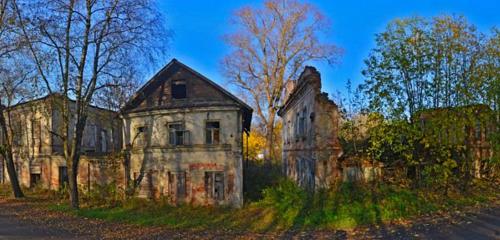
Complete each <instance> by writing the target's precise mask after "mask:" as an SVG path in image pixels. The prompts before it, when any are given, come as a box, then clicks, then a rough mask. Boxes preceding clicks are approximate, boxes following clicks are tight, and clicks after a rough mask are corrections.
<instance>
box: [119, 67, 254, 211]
mask: <svg viewBox="0 0 500 240" xmlns="http://www.w3.org/2000/svg"><path fill="white" fill-rule="evenodd" d="M251 117H252V109H251V108H250V107H249V106H248V105H246V104H245V103H244V102H242V101H241V100H239V99H238V98H236V97H235V96H233V95H232V94H230V93H229V92H227V91H226V90H224V89H223V88H222V87H220V86H219V85H217V84H215V83H214V82H212V81H211V80H209V79H208V78H206V77H204V76H203V75H201V74H200V73H198V72H196V71H195V70H193V69H191V68H189V67H188V66H186V65H184V64H182V63H181V62H179V61H177V60H175V59H174V60H172V61H171V62H170V63H169V64H167V65H166V66H165V67H164V68H163V69H162V70H160V71H159V72H158V73H157V74H156V75H155V76H154V77H153V78H152V79H151V80H150V81H148V82H147V83H146V84H145V85H144V86H143V87H142V88H141V89H140V90H139V91H138V92H137V93H136V94H135V96H134V97H133V98H132V99H131V100H130V102H129V103H127V105H126V106H125V107H124V108H123V110H122V118H123V128H124V130H123V134H124V135H123V139H124V146H123V147H124V148H125V149H126V151H127V153H128V154H127V155H128V156H129V160H128V163H126V164H127V165H128V166H127V167H126V168H128V169H130V170H129V171H128V172H127V173H126V174H128V175H129V176H127V177H128V178H129V179H132V180H133V181H135V182H140V184H139V186H138V190H137V192H138V194H139V196H141V197H151V198H153V197H154V198H158V197H166V198H168V199H170V200H171V201H172V202H173V203H192V204H197V205H217V204H225V205H232V206H241V205H242V203H243V165H242V163H243V162H242V160H243V134H244V133H245V132H248V131H249V130H250V123H251Z"/></svg>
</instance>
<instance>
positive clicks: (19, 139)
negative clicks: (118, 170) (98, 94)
mask: <svg viewBox="0 0 500 240" xmlns="http://www.w3.org/2000/svg"><path fill="white" fill-rule="evenodd" d="M61 104H62V96H61V95H57V94H51V95H48V96H46V97H43V98H39V99H36V100H33V101H29V102H24V103H21V104H18V105H15V106H12V107H10V108H9V109H6V112H8V113H5V114H10V116H11V119H12V121H11V122H12V126H8V129H12V134H11V136H12V150H13V157H14V164H15V168H16V171H17V174H18V178H19V181H20V183H21V185H23V186H25V187H33V186H35V185H40V186H42V187H44V188H47V189H58V188H59V187H61V186H63V185H64V184H65V183H67V181H68V175H67V167H66V161H65V160H64V157H63V146H62V140H61V139H60V138H59V137H57V136H56V135H57V134H58V135H61V134H60V133H61V129H60V126H62V116H61V114H60V106H61ZM74 104H75V103H74V102H73V101H70V107H71V106H73V105H74ZM116 117H117V113H115V112H112V111H109V110H104V109H101V108H97V107H90V108H89V118H88V120H87V125H86V127H85V131H84V134H83V143H82V151H83V152H82V157H81V162H80V168H79V179H78V180H79V183H80V184H81V185H83V186H85V187H88V188H90V187H91V185H93V184H96V183H103V182H106V181H112V180H115V179H109V178H108V176H106V174H104V173H103V171H102V168H103V166H104V165H105V164H106V162H107V156H108V155H109V154H110V153H112V152H115V151H119V150H120V148H121V144H122V143H121V140H120V139H121V131H120V129H121V127H120V124H121V122H120V121H118V119H116ZM9 131H10V130H9ZM54 133H55V134H54ZM1 139H3V138H1ZM0 158H1V157H0ZM0 162H2V163H3V160H2V161H0ZM0 168H1V172H2V174H1V175H0V176H1V178H0V181H1V182H4V181H8V174H7V170H6V167H5V166H4V164H1V165H0Z"/></svg>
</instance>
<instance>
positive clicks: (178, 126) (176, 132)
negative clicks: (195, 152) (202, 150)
mask: <svg viewBox="0 0 500 240" xmlns="http://www.w3.org/2000/svg"><path fill="white" fill-rule="evenodd" d="M168 133H169V134H168V136H169V139H168V142H169V144H171V145H176V146H177V145H188V144H189V131H187V130H185V129H184V124H182V123H171V124H168Z"/></svg>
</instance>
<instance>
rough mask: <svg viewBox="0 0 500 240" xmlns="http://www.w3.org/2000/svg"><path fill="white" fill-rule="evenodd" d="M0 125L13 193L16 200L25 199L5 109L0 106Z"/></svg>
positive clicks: (4, 155)
mask: <svg viewBox="0 0 500 240" xmlns="http://www.w3.org/2000/svg"><path fill="white" fill-rule="evenodd" d="M0 125H1V128H2V132H3V138H4V142H5V149H4V152H3V154H2V155H3V157H4V158H5V164H6V165H7V174H8V175H9V180H10V184H11V186H12V192H13V193H14V197H15V198H22V197H24V194H23V191H22V189H21V186H20V185H19V180H18V178H17V173H16V168H15V167H14V158H13V154H12V145H11V143H10V137H9V132H8V131H7V125H6V121H5V117H4V115H3V108H2V106H0Z"/></svg>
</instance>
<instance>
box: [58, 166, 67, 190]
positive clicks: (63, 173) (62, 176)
mask: <svg viewBox="0 0 500 240" xmlns="http://www.w3.org/2000/svg"><path fill="white" fill-rule="evenodd" d="M68 184H69V177H68V167H65V166H60V167H59V187H61V188H62V187H65V186H66V185H68Z"/></svg>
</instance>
